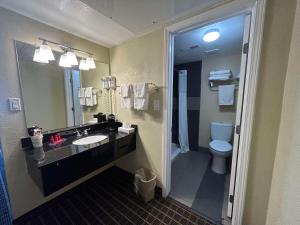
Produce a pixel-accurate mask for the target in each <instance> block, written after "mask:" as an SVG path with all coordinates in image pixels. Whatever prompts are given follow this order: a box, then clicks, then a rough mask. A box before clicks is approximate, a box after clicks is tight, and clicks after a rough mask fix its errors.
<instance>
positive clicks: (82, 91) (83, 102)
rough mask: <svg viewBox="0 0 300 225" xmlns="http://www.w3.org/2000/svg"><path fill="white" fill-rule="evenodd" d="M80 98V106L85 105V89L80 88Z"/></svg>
mask: <svg viewBox="0 0 300 225" xmlns="http://www.w3.org/2000/svg"><path fill="white" fill-rule="evenodd" d="M78 97H79V103H80V105H85V88H79V90H78Z"/></svg>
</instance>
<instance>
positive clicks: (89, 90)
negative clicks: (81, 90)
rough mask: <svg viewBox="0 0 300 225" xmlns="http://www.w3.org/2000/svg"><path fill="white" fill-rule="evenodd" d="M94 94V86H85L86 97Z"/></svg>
mask: <svg viewBox="0 0 300 225" xmlns="http://www.w3.org/2000/svg"><path fill="white" fill-rule="evenodd" d="M92 95H93V87H87V88H85V95H84V97H86V98H91V97H92Z"/></svg>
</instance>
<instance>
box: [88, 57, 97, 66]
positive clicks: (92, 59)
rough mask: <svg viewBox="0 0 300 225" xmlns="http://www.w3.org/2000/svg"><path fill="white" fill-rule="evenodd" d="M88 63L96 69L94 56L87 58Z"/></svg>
mask: <svg viewBox="0 0 300 225" xmlns="http://www.w3.org/2000/svg"><path fill="white" fill-rule="evenodd" d="M86 64H87V66H88V67H89V68H90V69H95V68H96V65H95V61H94V58H92V57H88V58H86Z"/></svg>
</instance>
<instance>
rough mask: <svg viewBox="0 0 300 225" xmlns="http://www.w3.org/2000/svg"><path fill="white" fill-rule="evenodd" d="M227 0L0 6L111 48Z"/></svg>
mask: <svg viewBox="0 0 300 225" xmlns="http://www.w3.org/2000/svg"><path fill="white" fill-rule="evenodd" d="M224 1H227V0H184V1H183V0H0V6H2V7H4V8H8V9H10V10H12V11H15V12H17V13H20V14H22V15H25V16H27V17H30V18H32V19H35V20H38V21H40V22H43V23H46V24H48V25H51V26H53V27H56V28H58V29H61V30H64V31H67V32H69V33H72V34H75V35H77V36H79V37H82V38H85V39H87V40H90V41H93V42H95V43H98V44H101V45H104V46H107V47H112V46H114V45H118V44H120V43H122V42H124V41H126V40H128V39H130V38H133V37H135V36H137V35H140V34H143V33H147V32H149V31H151V30H154V29H157V28H159V27H161V26H163V25H164V24H166V23H168V22H170V21H172V20H175V19H177V18H180V17H183V16H186V15H188V14H191V13H193V12H196V11H199V10H201V9H205V8H207V7H212V6H215V5H216V4H219V3H222V2H224Z"/></svg>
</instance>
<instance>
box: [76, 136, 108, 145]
mask: <svg viewBox="0 0 300 225" xmlns="http://www.w3.org/2000/svg"><path fill="white" fill-rule="evenodd" d="M106 138H107V136H105V135H94V136H88V137H84V138H80V139H78V140H76V141H73V145H90V144H95V143H98V142H101V141H103V140H105V139H106Z"/></svg>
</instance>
